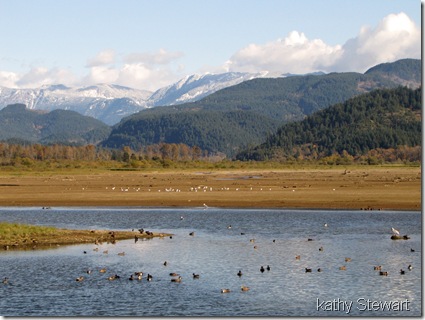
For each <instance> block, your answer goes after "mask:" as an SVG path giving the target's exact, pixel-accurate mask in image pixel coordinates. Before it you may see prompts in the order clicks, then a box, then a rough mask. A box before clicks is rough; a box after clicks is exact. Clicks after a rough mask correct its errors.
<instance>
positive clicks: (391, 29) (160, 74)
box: [0, 12, 421, 91]
mask: <svg viewBox="0 0 425 320" xmlns="http://www.w3.org/2000/svg"><path fill="white" fill-rule="evenodd" d="M183 56H184V53H182V52H172V51H167V50H165V49H159V50H158V51H157V52H135V53H129V54H127V55H124V56H120V55H119V54H117V53H116V52H115V51H114V50H113V49H106V50H104V51H102V52H99V53H97V54H96V55H95V56H94V57H91V58H88V59H87V61H86V64H85V67H86V70H87V73H86V74H85V75H84V76H83V77H81V76H80V77H78V76H76V75H75V74H73V72H72V71H71V70H68V69H61V68H52V69H48V68H45V67H42V66H39V67H33V68H32V69H30V70H29V71H28V72H26V73H23V74H19V73H14V72H8V71H0V86H5V87H9V88H36V87H39V86H41V85H46V84H59V83H61V84H65V85H68V86H82V85H92V84H97V83H109V84H119V85H123V86H128V87H133V88H137V89H144V90H150V91H154V90H156V89H159V88H161V87H164V86H167V85H169V84H171V83H173V82H175V81H177V80H179V79H180V78H182V77H183V76H184V75H185V74H183V72H184V66H183V67H182V66H181V65H178V61H179V59H180V58H181V57H183ZM403 58H416V59H420V58H421V31H420V28H419V27H417V26H416V25H415V24H414V22H413V21H412V20H411V19H410V18H409V17H408V16H407V15H406V14H405V13H403V12H401V13H398V14H390V15H388V16H386V17H385V18H384V19H382V20H381V22H380V23H379V24H378V25H377V26H376V27H375V28H371V27H369V26H364V27H362V28H361V29H360V31H359V34H358V35H357V36H356V37H354V38H351V39H349V40H347V41H346V42H345V43H344V44H342V45H335V46H331V45H328V44H326V42H324V41H323V40H321V39H308V37H307V35H305V34H304V33H303V32H300V31H295V30H294V31H292V32H290V33H289V34H288V35H287V36H286V37H285V38H283V39H277V40H275V41H271V42H268V43H265V44H250V45H248V46H247V47H245V48H242V49H240V50H239V51H237V52H235V53H234V54H233V55H232V56H231V57H230V58H229V60H228V61H226V62H225V63H224V64H223V65H222V66H217V67H216V68H215V70H213V71H214V72H226V71H234V72H261V71H269V72H270V73H272V74H283V73H297V74H302V73H309V72H316V71H323V72H348V71H352V72H365V71H366V70H367V69H368V68H370V67H372V66H374V65H377V64H379V63H385V62H392V61H395V60H398V59H403ZM210 71H211V70H210Z"/></svg>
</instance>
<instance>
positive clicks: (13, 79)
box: [0, 71, 19, 88]
mask: <svg viewBox="0 0 425 320" xmlns="http://www.w3.org/2000/svg"><path fill="white" fill-rule="evenodd" d="M18 81H19V75H18V74H17V73H15V72H9V71H0V86H1V87H7V88H18V86H17V84H16V83H17V82H18Z"/></svg>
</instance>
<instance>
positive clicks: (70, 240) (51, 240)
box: [0, 224, 171, 251]
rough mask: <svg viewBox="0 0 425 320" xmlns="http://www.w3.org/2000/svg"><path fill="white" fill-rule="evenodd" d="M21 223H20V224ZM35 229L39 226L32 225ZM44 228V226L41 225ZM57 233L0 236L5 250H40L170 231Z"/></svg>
mask: <svg viewBox="0 0 425 320" xmlns="http://www.w3.org/2000/svg"><path fill="white" fill-rule="evenodd" d="M18 225H19V224H18ZM31 227H33V228H34V229H37V228H38V227H39V226H37V225H31ZM40 228H43V227H40ZM54 232H55V233H52V234H43V233H41V234H40V233H37V231H35V232H34V233H29V234H26V235H25V236H24V237H22V236H21V237H20V236H15V237H14V238H11V239H2V238H1V237H0V247H1V248H2V249H3V250H5V251H9V250H10V251H15V250H39V249H53V248H58V247H60V246H67V245H79V244H90V243H91V244H93V245H95V246H97V245H100V244H102V243H104V242H106V243H115V242H117V241H121V240H130V239H135V238H136V237H137V239H138V240H139V239H142V240H146V239H153V238H163V237H169V236H171V234H168V233H158V232H154V233H150V234H147V233H144V234H141V233H140V232H135V231H113V230H72V229H57V228H55V231H54Z"/></svg>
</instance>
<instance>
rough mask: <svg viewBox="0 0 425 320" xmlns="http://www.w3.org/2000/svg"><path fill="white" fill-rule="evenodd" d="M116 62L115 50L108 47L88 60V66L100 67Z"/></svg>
mask: <svg viewBox="0 0 425 320" xmlns="http://www.w3.org/2000/svg"><path fill="white" fill-rule="evenodd" d="M114 62H115V51H114V50H111V49H108V50H104V51H101V52H99V53H98V54H97V55H96V56H95V57H94V58H91V59H89V60H88V61H87V65H86V66H87V67H98V66H104V65H109V64H112V63H114Z"/></svg>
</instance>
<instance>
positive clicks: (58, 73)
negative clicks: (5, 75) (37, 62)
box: [11, 67, 76, 88]
mask: <svg viewBox="0 0 425 320" xmlns="http://www.w3.org/2000/svg"><path fill="white" fill-rule="evenodd" d="M12 78H15V79H16V80H15V86H14V87H18V88H37V87H40V86H42V85H50V84H66V85H72V84H73V83H74V82H75V81H76V77H75V76H74V75H73V74H72V73H71V72H70V71H68V70H65V69H60V68H52V69H48V68H44V67H34V68H32V69H31V70H30V71H28V72H27V73H25V74H21V75H16V76H14V77H12ZM11 87H13V86H11Z"/></svg>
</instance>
